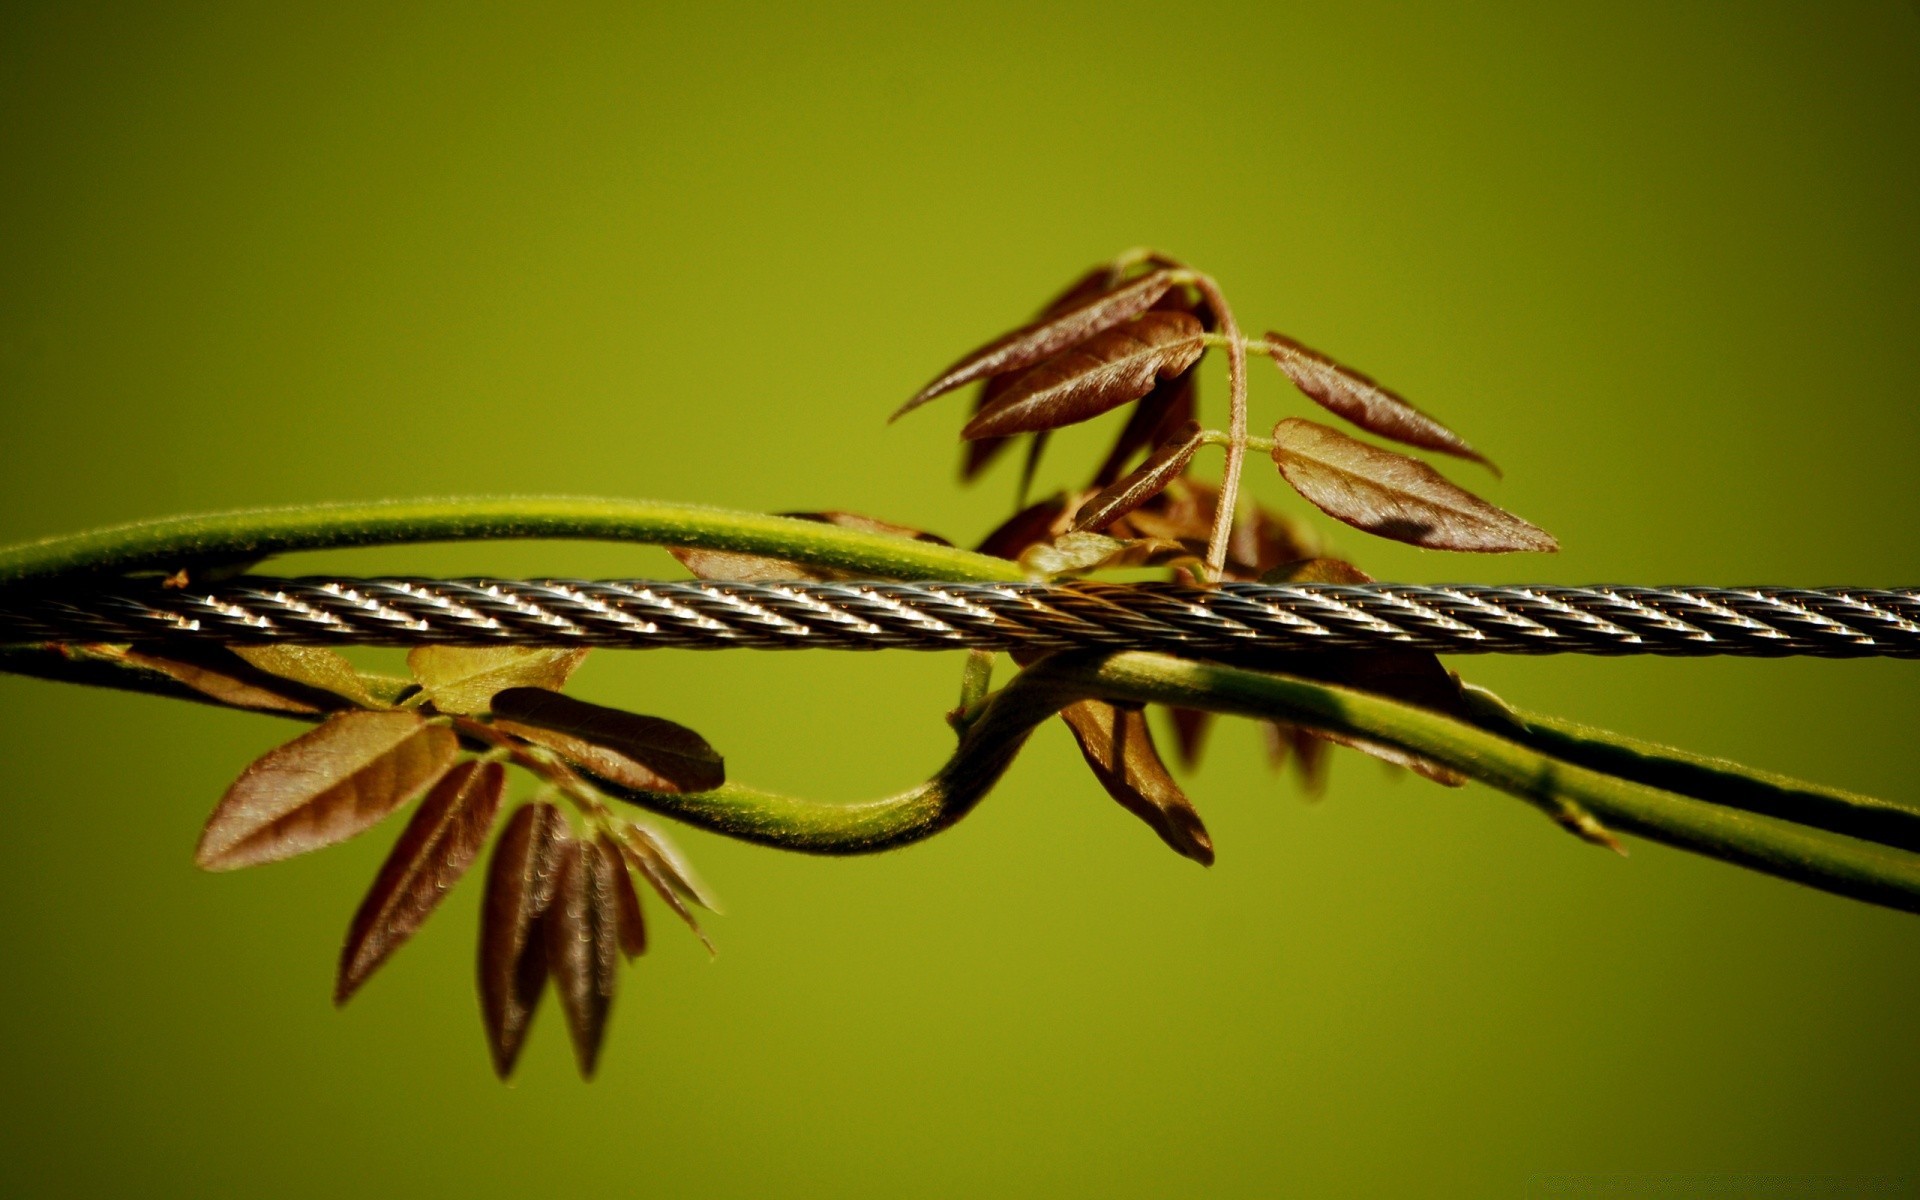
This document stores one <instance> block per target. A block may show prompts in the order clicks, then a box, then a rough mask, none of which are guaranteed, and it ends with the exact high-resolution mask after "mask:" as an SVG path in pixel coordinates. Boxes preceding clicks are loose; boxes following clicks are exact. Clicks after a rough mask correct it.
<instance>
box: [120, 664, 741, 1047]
mask: <svg viewBox="0 0 1920 1200" xmlns="http://www.w3.org/2000/svg"><path fill="white" fill-rule="evenodd" d="M119 653H120V654H121V655H122V656H123V657H124V658H126V659H127V660H129V661H131V662H133V663H134V664H136V665H138V666H142V667H145V668H147V669H150V670H156V671H160V672H162V673H164V674H167V675H169V676H171V677H172V678H174V679H175V680H177V681H178V682H180V683H183V684H185V685H187V686H188V687H191V688H193V689H195V690H196V691H199V692H201V693H203V694H205V695H208V696H210V697H212V698H214V699H218V700H221V701H222V702H225V703H229V704H235V705H238V706H241V707H247V708H256V709H261V710H264V711H272V712H282V713H288V714H297V715H302V716H307V717H310V718H312V719H315V720H316V721H317V722H318V724H316V725H315V727H314V728H313V729H311V730H309V731H308V732H306V733H303V734H301V735H300V736H299V737H296V738H294V739H293V740H292V741H290V742H288V743H286V744H285V745H283V746H279V747H277V748H275V749H273V750H270V751H268V752H267V753H266V754H264V755H262V756H261V757H260V758H259V759H257V760H256V761H255V762H254V763H253V764H252V765H251V766H249V767H247V769H246V770H245V771H243V772H242V773H241V775H240V777H239V778H238V779H237V780H235V781H234V783H233V785H232V786H231V787H229V788H228V789H227V792H226V794H225V795H224V796H222V797H221V799H220V803H219V804H218V805H217V806H216V807H215V808H214V811H213V814H212V815H211V816H210V817H208V819H207V823H206V827H205V829H204V830H203V831H202V833H201V836H200V844H199V847H198V849H197V850H196V852H195V860H196V862H198V864H199V865H200V866H201V867H203V868H205V869H207V870H210V871H229V870H235V869H238V868H241V867H251V866H257V865H259V864H262V863H269V862H276V861H279V860H281V859H286V858H291V857H293V856H295V855H299V854H305V853H307V852H308V851H311V850H318V849H321V848H322V847H325V846H331V845H334V844H336V843H339V842H343V841H345V840H347V839H348V838H351V837H354V836H356V835H358V834H361V833H364V832H366V831H367V830H369V829H371V828H372V827H373V826H374V825H376V824H378V823H380V822H381V821H383V820H384V819H386V818H387V817H389V816H391V815H393V814H394V813H395V812H397V811H399V810H400V809H402V808H404V807H406V806H407V805H408V804H411V803H413V802H414V801H416V800H417V801H419V803H418V804H417V805H416V806H415V808H414V810H413V814H412V816H411V817H410V818H409V819H408V821H407V823H406V826H405V827H404V828H403V829H402V830H401V832H400V836H399V837H398V838H397V839H396V840H395V842H394V844H393V849H392V850H391V851H390V852H389V853H388V855H387V858H386V860H385V862H383V863H382V864H381V866H380V869H379V872H378V873H377V874H376V875H375V877H374V880H373V884H372V886H371V887H370V888H369V889H368V891H367V894H366V897H365V899H363V900H362V901H361V903H360V907H359V908H358V909H357V910H356V911H355V912H354V914H353V918H352V920H351V921H350V922H349V923H348V926H347V935H346V938H345V941H344V944H343V945H342V947H341V950H340V962H339V969H338V972H337V974H336V977H335V982H334V1001H335V1003H337V1004H345V1003H346V1002H347V1001H348V1000H349V999H351V998H352V996H353V995H354V994H355V993H356V992H357V991H359V990H360V988H361V987H362V986H364V985H365V984H366V982H367V981H368V980H369V979H370V978H371V977H372V976H373V974H374V973H375V972H376V971H377V970H378V969H379V968H380V967H381V965H382V964H384V963H385V962H386V961H387V959H388V958H390V957H391V956H392V955H393V953H394V952H395V951H397V950H398V949H399V948H400V947H401V946H403V945H405V944H406V942H407V940H408V939H409V938H411V937H412V936H413V935H414V933H415V932H416V931H417V930H418V929H419V928H420V926H421V925H422V924H423V923H424V922H425V921H426V919H427V918H428V917H429V916H430V915H432V913H433V911H434V910H435V909H436V908H437V907H438V906H439V904H440V902H441V901H442V900H443V899H444V898H445V897H446V895H447V893H448V892H449V891H450V890H451V889H452V888H453V887H454V885H455V884H457V883H458V882H459V881H460V880H461V879H462V878H463V877H464V876H465V875H466V874H467V872H468V870H469V869H470V868H471V867H472V866H473V865H474V863H475V862H476V861H477V860H478V858H479V856H480V854H481V853H482V851H483V850H484V849H485V847H486V844H487V840H488V838H489V837H490V836H491V835H492V834H493V832H494V829H495V827H496V825H501V826H502V828H501V832H500V836H499V838H498V840H497V843H496V845H495V847H494V850H493V856H492V859H491V862H490V863H489V865H488V869H487V872H486V884H485V887H486V895H485V897H484V900H483V904H482V910H481V922H480V941H479V970H478V983H479V992H480V1009H481V1017H482V1021H483V1024H484V1028H485V1032H486V1035H487V1043H488V1047H489V1049H490V1051H491V1053H492V1058H493V1064H494V1068H495V1070H496V1071H497V1072H498V1073H499V1075H500V1076H501V1078H503V1079H504V1078H506V1077H507V1076H508V1075H510V1074H511V1073H512V1071H513V1069H514V1065H515V1063H516V1061H517V1060H518V1058H519V1054H520V1050H521V1047H522V1045H523V1044H524V1042H525V1039H526V1034H527V1030H528V1026H529V1023H530V1022H531V1020H532V1017H533V1014H534V1012H535V1010H536V1009H537V1007H538V1005H539V1002H540V999H541V997H542V996H543V995H544V994H545V991H546V989H547V984H548V982H549V980H551V982H552V983H553V985H554V987H553V990H554V991H555V993H556V994H557V996H558V998H559V1004H560V1008H561V1011H562V1014H563V1015H564V1017H565V1019H566V1024H567V1030H568V1033H569V1035H570V1036H571V1038H572V1040H573V1047H574V1054H575V1058H576V1060H577V1062H578V1065H579V1068H580V1072H581V1074H582V1075H584V1076H591V1075H592V1074H593V1072H594V1069H595V1066H596V1064H597V1062H598V1059H599V1054H600V1046H601V1042H602V1039H603V1037H604V1034H605V1031H606V1024H607V1015H608V1012H609V1010H610V1008H611V1006H612V1003H613V998H614V993H615V991H616V988H617V984H618V979H619V971H618V967H619V962H620V959H621V958H622V957H625V958H626V959H629V960H631V959H633V958H634V957H636V956H638V955H639V954H641V953H643V952H644V951H645V949H646V946H647V932H646V921H645V916H644V913H643V911H642V908H641V903H640V895H639V891H638V889H636V887H635V885H634V880H635V877H636V876H637V877H638V878H639V879H641V880H643V881H644V882H645V884H646V886H647V887H648V889H650V890H651V891H653V892H654V893H655V894H656V895H657V896H658V897H659V898H660V900H661V901H662V902H663V903H664V904H666V906H667V907H668V909H669V910H670V911H672V912H673V913H674V915H675V916H677V917H678V918H679V919H680V920H682V921H684V922H685V923H686V924H687V925H688V926H689V927H690V928H691V929H692V930H693V931H694V933H695V934H696V935H698V936H699V937H700V938H701V940H702V941H703V942H706V935H705V933H704V932H703V931H702V930H701V928H700V924H699V922H698V920H697V919H696V918H695V917H694V915H693V911H692V910H693V908H694V907H707V908H710V907H711V902H710V901H709V900H707V898H706V897H705V895H704V894H703V892H702V891H701V889H700V887H699V885H698V884H697V883H696V882H695V880H694V876H693V874H692V872H691V871H690V870H689V869H688V868H687V867H686V865H685V863H684V861H683V860H682V858H681V857H680V855H679V853H678V851H676V850H675V849H674V848H673V847H672V846H671V844H670V843H668V842H667V840H666V839H665V837H664V835H663V834H661V833H660V832H659V830H657V829H655V828H653V827H651V826H650V825H648V824H646V823H644V822H641V821H638V820H634V819H631V818H629V817H625V816H621V815H618V814H616V813H615V811H614V810H613V809H612V808H611V807H610V806H609V805H608V804H607V803H606V793H605V792H603V791H602V789H601V787H600V786H597V785H601V784H606V785H612V787H613V789H614V790H615V791H618V790H621V789H624V790H626V791H642V792H654V793H669V794H671V793H678V792H692V791H707V790H711V789H713V788H716V787H719V786H720V785H721V784H722V783H724V782H725V779H726V771H725V766H724V764H723V762H722V760H721V757H720V755H719V754H718V753H716V752H715V751H714V749H713V747H711V746H710V745H708V744H707V742H706V741H705V739H703V738H701V737H700V735H699V734H697V733H695V732H693V731H692V730H691V729H688V728H686V727H685V726H682V725H678V724H675V723H674V722H672V721H668V720H664V719H662V718H660V717H650V716H641V715H639V714H637V713H629V712H624V711H622V710H619V709H614V708H607V707H605V706H602V705H598V704H590V703H588V702H586V701H583V700H578V699H575V698H573V697H571V696H567V695H565V694H563V693H562V692H561V690H560V689H561V688H563V687H564V686H565V685H566V683H567V680H568V678H569V677H570V676H571V675H572V674H573V671H574V669H575V668H577V667H578V666H579V665H580V662H581V660H582V659H583V658H584V657H585V656H586V653H587V652H586V651H585V650H567V649H520V648H513V647H504V648H486V649H468V648H461V647H450V646H423V647H419V648H417V649H415V650H414V651H412V652H411V653H410V654H409V655H408V657H407V662H408V666H409V668H410V669H411V672H412V675H413V680H412V682H411V684H410V685H407V686H406V687H404V688H400V689H394V688H391V687H387V688H378V687H376V686H375V684H376V683H377V682H378V681H377V680H375V679H373V678H371V677H368V676H364V675H362V674H361V673H360V672H358V671H357V670H355V669H354V667H353V665H352V664H351V663H349V662H348V661H347V660H346V659H345V658H343V657H341V656H340V655H338V654H336V653H334V652H333V651H331V650H324V649H318V648H311V647H279V646H272V647H245V646H242V647H235V648H233V649H230V650H227V649H222V650H218V651H212V652H200V653H197V654H193V655H191V656H189V657H180V656H179V655H178V654H177V652H175V651H172V650H168V651H165V652H161V651H158V650H145V649H140V648H132V649H128V650H124V651H121V652H119ZM381 692H388V693H392V694H393V695H394V699H393V700H390V701H388V700H382V699H380V693H381ZM509 765H512V766H514V767H518V768H521V769H523V770H524V771H525V772H526V773H527V774H528V775H530V776H531V777H532V779H533V780H534V781H535V783H536V786H537V792H536V794H535V796H534V798H533V799H532V800H531V801H530V802H527V803H523V804H520V805H519V806H518V807H515V808H514V809H513V810H512V812H511V814H510V815H509V816H508V817H507V818H506V820H505V821H504V822H501V821H500V815H501V813H502V811H503V809H505V808H506V807H507V805H506V795H507V788H508V773H507V767H508V766H509ZM562 803H565V804H566V805H568V806H569V807H570V808H571V809H572V810H573V811H574V813H575V818H576V820H577V825H576V824H575V823H574V822H570V821H569V819H568V817H567V814H566V812H565V811H564V810H563V809H562V807H561V804H562ZM707 945H708V949H709V950H711V949H712V944H711V943H710V942H709V943H707Z"/></svg>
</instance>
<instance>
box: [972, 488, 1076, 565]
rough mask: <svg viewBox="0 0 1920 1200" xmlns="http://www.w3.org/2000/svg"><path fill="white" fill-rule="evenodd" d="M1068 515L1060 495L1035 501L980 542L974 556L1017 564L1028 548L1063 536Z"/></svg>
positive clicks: (1065, 499)
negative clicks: (1015, 562)
mask: <svg viewBox="0 0 1920 1200" xmlns="http://www.w3.org/2000/svg"><path fill="white" fill-rule="evenodd" d="M1068 513H1069V504H1068V500H1067V497H1066V496H1064V495H1053V496H1048V497H1047V498H1046V499H1045V500H1040V501H1036V502H1035V503H1033V504H1029V505H1028V506H1027V507H1025V508H1023V509H1021V510H1020V511H1019V512H1017V513H1015V514H1013V515H1012V516H1011V517H1008V518H1007V519H1006V520H1005V521H1002V522H1001V523H1000V525H999V526H998V527H997V528H996V529H994V531H993V532H992V533H989V534H988V535H987V536H986V537H985V538H983V539H981V542H980V545H979V546H978V547H977V552H978V553H980V554H990V555H992V556H993V557H995V558H1004V559H1008V560H1012V561H1018V559H1019V558H1020V556H1021V555H1022V554H1024V553H1026V551H1027V548H1028V547H1029V546H1034V545H1038V544H1039V543H1041V542H1045V541H1051V540H1052V539H1053V538H1055V537H1057V536H1058V535H1060V534H1063V533H1065V532H1066V531H1067V529H1068V528H1069V527H1070V526H1071V525H1072V523H1073V522H1072V517H1070V516H1069V515H1068Z"/></svg>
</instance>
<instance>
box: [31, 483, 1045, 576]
mask: <svg viewBox="0 0 1920 1200" xmlns="http://www.w3.org/2000/svg"><path fill="white" fill-rule="evenodd" d="M529 538H579V539H586V540H595V541H618V542H636V543H644V544H651V545H664V546H694V547H699V548H702V549H707V550H731V551H736V552H738V553H742V554H761V555H768V556H771V557H775V558H785V559H791V560H794V561H798V562H805V563H808V564H811V565H816V566H823V567H834V568H837V569H839V570H845V571H858V572H861V573H864V574H869V575H872V576H875V577H877V578H884V579H902V580H914V579H953V580H981V581H1014V580H1019V579H1021V578H1023V575H1022V573H1021V571H1020V568H1019V567H1018V566H1016V565H1015V564H1013V563H1010V562H1007V561H1005V560H1003V559H998V558H990V557H988V556H986V555H984V554H974V553H972V552H971V551H967V550H959V549H956V548H954V547H951V546H941V545H938V544H935V543H933V542H921V541H914V540H911V539H908V538H901V537H889V536H887V535H885V534H878V533H867V532H864V531H861V530H854V529H842V528H839V527H838V526H833V525H826V524H822V523H820V522H818V521H801V520H795V519H794V518H791V517H775V516H768V515H765V514H761V513H747V512H735V511H731V510H729V509H724V508H708V507H705V506H703V505H693V504H661V503H656V502H653V501H647V500H594V499H580V498H572V497H559V496H526V497H520V496H506V497H473V498H468V499H452V500H386V501H374V502H370V503H364V504H316V505H305V506H301V507H298V508H263V509H248V510H243V511H238V512H226V513H213V514H208V515H205V516H192V517H173V518H169V519H166V520H159V521H139V522H135V523H133V524H129V525H116V526H112V527H110V528H106V529H97V530H92V531H90V532H87V533H79V534H71V535H67V536H64V537H52V538H45V539H42V540H40V541H36V542H27V543H25V544H23V545H18V546H11V547H8V548H6V549H0V587H4V586H7V585H13V584H22V583H31V582H36V581H41V580H46V579H50V578H53V577H56V576H61V575H79V574H90V573H118V572H126V571H137V570H160V571H172V570H175V569H177V568H180V567H191V566H194V565H198V564H227V563H235V562H253V561H256V560H258V559H260V558H263V557H266V556H268V555H272V554H280V553H285V552H288V551H293V550H331V549H338V548H341V547H348V546H387V545H395V544H400V543H413V542H448V541H486V540H509V539H529Z"/></svg>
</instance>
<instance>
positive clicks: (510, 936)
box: [479, 804, 571, 1079]
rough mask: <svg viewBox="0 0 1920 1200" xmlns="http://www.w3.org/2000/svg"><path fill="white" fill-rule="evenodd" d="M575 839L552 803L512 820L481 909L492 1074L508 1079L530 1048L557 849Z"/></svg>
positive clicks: (483, 1009) (543, 977)
mask: <svg viewBox="0 0 1920 1200" xmlns="http://www.w3.org/2000/svg"><path fill="white" fill-rule="evenodd" d="M570 840H571V839H570V838H569V837H568V834H567V822H566V818H565V817H563V816H561V815H560V810H559V809H558V808H555V807H554V806H553V805H551V804H528V805H525V806H523V807H522V808H520V809H519V810H518V811H516V812H515V813H514V814H513V816H512V817H510V818H508V820H507V825H506V828H505V829H503V830H501V832H500V840H499V842H497V843H496V844H495V845H494V848H493V860H492V861H491V862H490V863H488V865H487V894H486V898H485V901H484V902H483V904H482V906H481V910H480V976H479V984H480V1019H481V1022H482V1023H483V1024H484V1025H485V1027H486V1033H487V1048H488V1049H489V1050H490V1051H492V1054H493V1070H494V1073H495V1074H497V1075H498V1076H500V1078H502V1079H505V1078H507V1077H508V1076H509V1075H512V1074H513V1065H514V1063H515V1062H516V1061H517V1060H518V1059H519V1057H520V1048H521V1047H522V1046H523V1045H525V1044H526V1040H527V1026H528V1024H529V1023H530V1022H531V1021H532V1020H533V1012H534V1008H535V1007H536V1006H537V1005H538V1004H539V1002H540V993H541V991H542V990H543V989H544V988H545V987H546V984H547V949H546V938H545V925H546V922H545V921H544V920H543V919H542V918H543V916H544V915H545V913H546V911H547V908H548V906H549V905H550V904H551V903H552V900H553V890H554V867H555V864H556V860H557V859H558V857H559V854H558V851H559V847H560V846H561V845H562V844H563V843H564V842H567V841H570Z"/></svg>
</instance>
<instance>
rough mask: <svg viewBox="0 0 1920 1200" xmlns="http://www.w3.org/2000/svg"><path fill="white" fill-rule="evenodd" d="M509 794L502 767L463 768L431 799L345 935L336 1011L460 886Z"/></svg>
mask: <svg viewBox="0 0 1920 1200" xmlns="http://www.w3.org/2000/svg"><path fill="white" fill-rule="evenodd" d="M505 788H506V768H505V767H503V766H501V765H500V764H499V763H497V762H490V763H482V762H464V763H461V764H460V765H459V766H457V767H455V768H454V769H453V770H451V771H448V772H447V773H446V775H445V776H443V777H442V778H441V780H440V782H439V783H437V784H435V785H434V788H433V790H432V791H431V792H428V793H427V798H426V799H425V800H422V801H421V802H420V807H419V808H417V809H415V810H414V814H413V819H412V820H410V821H408V822H407V827H406V829H404V830H403V831H401V834H400V840H399V841H397V842H395V843H394V844H393V850H392V852H391V853H389V854H388V855H387V861H386V862H384V863H382V864H381V865H380V873H379V874H378V875H376V876H375V877H374V880H373V886H372V887H371V888H370V889H368V891H367V896H366V899H364V900H362V901H361V902H360V908H359V910H358V911H357V912H355V913H354V914H353V923H352V924H351V925H349V926H348V927H347V940H346V944H345V945H343V946H342V947H341V949H340V972H339V975H338V976H337V977H336V979H335V982H334V986H333V1002H334V1003H335V1004H345V1003H346V1002H347V1001H348V1000H349V999H350V998H351V997H352V996H353V994H354V993H355V992H356V991H359V990H360V985H361V984H363V983H365V982H366V981H367V980H368V978H369V977H371V976H372V975H373V973H374V972H375V971H376V970H378V969H379V968H380V965H381V964H382V963H384V962H386V961H387V959H388V958H389V957H390V956H391V955H392V954H393V952H394V951H395V950H398V949H399V948H400V947H401V946H403V945H405V944H406V942H407V939H408V938H410V937H412V936H413V934H414V931H415V930H417V929H419V928H420V926H421V924H422V923H423V922H425V921H426V919H427V917H428V916H430V915H431V914H432V913H433V910H434V909H435V908H437V907H439V905H440V901H441V900H442V899H443V898H445V896H446V894H447V893H448V892H449V891H451V890H453V885H454V884H456V883H458V882H460V877H461V876H463V875H465V874H466V873H467V868H468V867H470V866H472V865H473V860H474V859H475V858H478V857H479V855H480V848H481V847H482V846H484V845H485V844H486V841H487V834H488V832H489V831H491V830H492V829H493V818H494V817H495V816H496V815H497V814H498V813H499V811H500V796H501V793H502V792H503V791H504V790H505Z"/></svg>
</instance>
